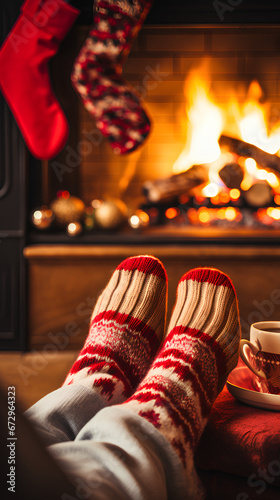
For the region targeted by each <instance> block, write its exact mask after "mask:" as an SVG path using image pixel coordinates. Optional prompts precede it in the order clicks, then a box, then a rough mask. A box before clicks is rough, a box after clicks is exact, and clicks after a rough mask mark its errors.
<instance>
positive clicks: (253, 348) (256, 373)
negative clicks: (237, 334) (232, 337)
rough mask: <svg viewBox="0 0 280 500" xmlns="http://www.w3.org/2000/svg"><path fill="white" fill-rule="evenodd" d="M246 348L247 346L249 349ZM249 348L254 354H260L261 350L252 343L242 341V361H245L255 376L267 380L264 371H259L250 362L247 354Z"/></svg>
mask: <svg viewBox="0 0 280 500" xmlns="http://www.w3.org/2000/svg"><path fill="white" fill-rule="evenodd" d="M246 346H247V349H246ZM248 348H249V349H250V350H251V351H252V353H253V354H257V352H259V349H258V348H257V347H256V346H255V345H254V344H252V342H249V340H245V339H241V340H240V357H241V359H242V361H244V363H245V364H246V365H247V366H248V368H250V370H251V371H252V372H253V373H254V374H255V375H257V376H258V377H260V378H262V379H265V380H266V375H265V373H264V372H263V371H262V370H257V369H256V368H254V367H253V366H252V365H251V363H250V361H249V360H248V354H247V353H246V350H248Z"/></svg>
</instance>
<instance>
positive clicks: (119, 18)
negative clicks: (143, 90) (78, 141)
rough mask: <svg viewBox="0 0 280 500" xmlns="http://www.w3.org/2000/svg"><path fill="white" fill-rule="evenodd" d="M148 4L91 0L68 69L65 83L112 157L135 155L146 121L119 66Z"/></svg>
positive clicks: (145, 132)
mask: <svg viewBox="0 0 280 500" xmlns="http://www.w3.org/2000/svg"><path fill="white" fill-rule="evenodd" d="M151 4H152V1H151V0H134V1H133V2H131V1H129V0H122V1H119V0H97V1H96V8H95V12H94V19H93V25H92V27H91V29H90V31H89V34H88V37H87V39H86V41H85V43H84V45H83V47H82V49H81V51H80V53H79V55H78V57H77V59H76V61H75V63H74V67H73V71H72V75H71V80H72V84H73V86H74V87H75V89H76V91H77V92H78V93H79V94H80V96H81V98H82V100H83V103H84V106H85V108H86V109H87V111H88V112H89V113H90V115H91V116H92V117H93V118H94V119H95V121H96V126H97V128H98V129H99V130H100V131H101V133H102V134H103V135H104V137H106V138H107V139H108V140H109V141H110V143H111V146H112V147H113V150H114V152H115V153H116V154H120V153H128V152H131V151H133V150H135V149H136V148H137V147H138V146H139V145H140V144H141V143H142V142H143V141H144V139H145V138H146V136H147V135H148V133H149V131H150V121H149V119H148V117H147V115H146V113H145V111H144V110H143V109H142V107H141V105H140V100H139V96H138V95H137V94H136V92H135V90H134V89H133V88H132V87H131V86H130V85H129V84H128V83H127V82H126V81H125V80H124V79H123V78H122V77H121V73H122V66H123V64H124V62H125V60H126V58H127V55H128V53H129V51H130V48H131V46H132V42H133V40H134V38H135V37H136V35H137V34H138V31H139V30H140V28H141V26H142V24H143V22H144V20H145V18H146V16H147V14H148V12H149V10H150V7H151Z"/></svg>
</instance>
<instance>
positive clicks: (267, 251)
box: [24, 244, 280, 260]
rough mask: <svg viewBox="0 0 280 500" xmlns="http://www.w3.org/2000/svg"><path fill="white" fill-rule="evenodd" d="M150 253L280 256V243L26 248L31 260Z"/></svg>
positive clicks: (243, 257)
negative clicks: (267, 244)
mask: <svg viewBox="0 0 280 500" xmlns="http://www.w3.org/2000/svg"><path fill="white" fill-rule="evenodd" d="M141 254H149V255H156V256H157V257H159V258H163V257H164V258H165V259H167V260H173V259H174V258H176V257H181V258H186V257H189V258H198V259H199V258H201V257H219V258H221V259H224V258H229V257H234V258H235V259H236V258H241V259H246V258H254V257H255V258H260V257H263V258H265V257H274V258H277V257H279V258H280V247H274V246H247V245H246V246H236V245H227V246H218V245H178V246H177V245H147V244H145V245H139V244H138V245H102V246H101V245H67V244H66V245H31V246H27V247H25V249H24V256H25V258H26V259H28V260H40V259H42V260H45V259H49V260H57V259H61V258H63V259H70V260H72V259H79V258H82V259H93V258H95V259H98V260H99V259H112V258H114V257H116V258H118V257H120V258H123V257H124V258H125V257H129V256H131V255H141Z"/></svg>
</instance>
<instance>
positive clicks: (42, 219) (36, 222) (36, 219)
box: [31, 205, 54, 230]
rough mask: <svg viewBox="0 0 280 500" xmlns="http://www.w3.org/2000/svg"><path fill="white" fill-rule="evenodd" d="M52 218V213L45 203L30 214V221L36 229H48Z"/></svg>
mask: <svg viewBox="0 0 280 500" xmlns="http://www.w3.org/2000/svg"><path fill="white" fill-rule="evenodd" d="M53 220H54V214H53V212H52V210H51V209H50V208H48V207H47V206H46V205H44V206H42V207H41V208H39V209H37V210H34V212H33V213H32V215H31V221H32V224H33V226H35V227H36V228H38V229H42V230H43V229H48V228H49V227H50V226H51V224H52V222H53Z"/></svg>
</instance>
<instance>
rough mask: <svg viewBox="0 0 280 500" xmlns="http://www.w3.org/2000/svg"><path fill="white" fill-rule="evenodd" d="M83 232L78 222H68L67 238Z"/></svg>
mask: <svg viewBox="0 0 280 500" xmlns="http://www.w3.org/2000/svg"><path fill="white" fill-rule="evenodd" d="M82 230H83V226H82V224H81V223H80V222H70V224H68V226H67V228H66V232H67V234H68V236H78V234H80V233H81V232H82Z"/></svg>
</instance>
